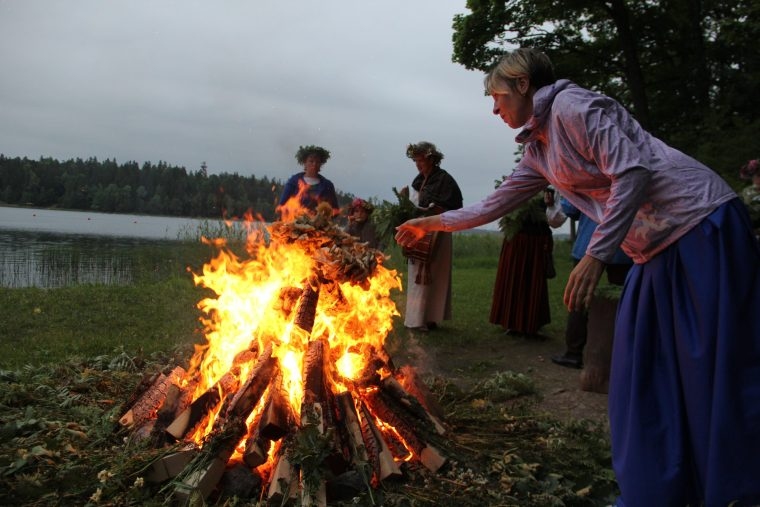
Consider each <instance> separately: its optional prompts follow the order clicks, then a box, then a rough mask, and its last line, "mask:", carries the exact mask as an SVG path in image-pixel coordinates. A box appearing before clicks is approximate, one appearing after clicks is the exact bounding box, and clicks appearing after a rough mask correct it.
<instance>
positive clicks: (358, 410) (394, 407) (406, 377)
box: [120, 340, 446, 505]
mask: <svg viewBox="0 0 760 507" xmlns="http://www.w3.org/2000/svg"><path fill="white" fill-rule="evenodd" d="M380 355H381V354H378V353H376V354H374V356H375V357H374V361H373V362H372V363H371V364H372V365H373V366H372V367H374V366H376V365H377V364H379V363H382V364H383V367H384V368H388V367H390V366H391V365H389V364H388V363H386V362H384V361H382V360H381V359H379V357H380ZM331 359H332V354H331V351H330V350H329V346H328V344H327V343H326V341H323V340H313V341H311V342H310V344H309V350H308V352H307V354H306V356H305V360H304V368H303V370H304V371H303V379H304V380H303V382H304V398H303V402H302V405H301V407H300V419H299V420H296V417H295V416H294V410H293V408H292V407H291V406H290V404H289V402H288V396H287V393H286V392H284V390H283V387H282V374H281V368H280V365H279V363H278V361H277V360H276V358H274V357H273V356H272V352H271V348H270V347H267V348H266V349H265V350H263V351H260V353H258V354H256V357H255V359H253V358H251V360H252V361H253V364H254V367H253V369H252V371H251V374H250V375H249V377H248V379H247V380H246V381H245V382H243V383H238V382H235V381H233V380H232V375H226V376H225V377H223V378H222V379H221V380H220V381H219V382H218V383H217V384H216V385H214V386H213V387H212V388H210V389H208V390H207V391H206V392H205V393H203V394H202V395H200V396H199V397H197V398H196V399H195V400H193V401H192V402H189V403H188V402H187V399H188V398H187V396H186V393H185V389H184V388H182V387H180V385H181V384H182V382H181V381H180V379H179V378H177V377H176V376H171V375H170V376H164V377H166V378H171V379H172V380H171V381H170V384H169V387H168V388H165V387H160V386H165V384H166V382H165V380H164V378H162V377H159V378H157V379H156V381H155V383H154V384H153V386H151V387H149V388H148V389H146V390H145V392H144V393H143V394H142V395H141V396H140V397H138V399H137V401H136V402H135V404H134V405H133V406H132V407H130V409H129V412H130V413H132V414H133V416H132V417H131V418H128V417H122V418H121V420H120V422H121V423H122V425H125V426H129V427H130V428H132V434H133V435H134V437H135V438H150V439H151V440H150V441H151V442H152V443H153V444H154V445H157V446H165V448H166V449H170V450H171V451H172V452H170V453H168V454H166V455H165V456H164V457H162V458H161V459H159V460H157V461H156V462H154V463H153V465H152V468H151V471H150V474H148V476H147V479H148V480H150V481H153V482H156V483H160V482H167V481H169V480H170V479H173V482H172V484H175V486H174V491H173V495H174V497H175V499H176V500H177V501H179V502H181V503H188V502H190V501H191V499H192V498H197V497H202V498H205V497H208V496H209V495H211V494H212V493H214V492H216V493H217V494H220V493H224V494H229V492H225V491H221V489H222V488H225V487H227V486H226V484H229V482H230V481H229V480H225V476H226V475H229V474H235V477H236V479H235V481H232V482H235V483H237V486H235V487H236V488H238V487H240V485H241V484H250V485H251V486H250V488H249V491H248V492H247V494H248V495H250V496H261V497H264V498H266V499H268V501H270V502H271V503H273V504H282V503H283V502H284V503H288V502H290V501H292V502H293V503H300V504H301V505H329V503H330V502H331V501H338V500H348V499H350V498H352V497H354V496H357V495H359V494H361V492H362V491H369V492H371V490H372V489H374V488H375V487H377V486H378V485H379V484H380V483H381V482H382V481H385V480H388V479H392V478H398V477H401V476H402V475H403V472H402V470H403V469H402V466H401V465H402V464H403V463H404V461H409V460H411V461H412V462H416V463H420V464H421V465H423V466H424V467H426V468H427V469H429V470H430V471H432V472H435V471H437V470H438V469H439V468H440V467H441V466H443V465H444V464H445V462H446V457H445V456H444V454H443V453H442V452H441V451H440V450H439V446H438V445H437V444H436V443H435V442H440V441H441V440H442V435H444V433H445V431H446V430H445V426H444V425H443V423H442V421H441V418H440V417H439V416H438V415H436V413H435V411H436V407H435V406H428V405H426V403H427V400H429V399H430V397H429V394H428V395H423V396H420V395H419V394H418V393H424V392H426V387H425V386H424V384H422V383H421V382H420V381H419V379H418V378H417V377H416V375H415V374H414V371H413V370H411V369H408V368H407V369H402V370H398V371H395V372H393V374H391V375H388V376H386V377H385V378H382V379H381V378H380V376H379V375H377V374H376V373H369V372H367V373H366V374H365V375H364V376H363V380H362V381H361V382H359V383H354V384H351V385H350V387H349V388H348V389H347V390H344V391H341V392H334V390H333V389H334V388H333V386H334V385H335V384H333V383H332V382H331V380H330V378H331V377H332V376H333V375H336V373H335V371H334V370H333V369H332V368H331V367H330V363H331ZM368 368H369V367H368ZM373 372H374V370H373ZM405 386H409V387H408V388H407V387H405ZM157 392H165V393H166V396H165V397H164V398H163V399H161V400H160V401H158V402H156V400H157V399H158V398H159V397H160V395H157V394H156V393H157ZM174 392H176V394H174V395H172V394H171V393H174ZM412 393H416V394H412ZM134 414H146V415H145V416H144V417H139V418H138V417H134ZM167 414H172V416H173V419H171V418H169V417H167ZM213 414H216V415H215V416H214V415H213ZM125 415H126V414H125ZM169 420H171V422H169V423H168V424H167V422H166V421H169ZM246 421H248V424H247V423H246ZM199 427H210V428H211V430H210V431H209V433H208V434H207V435H206V436H205V438H204V440H203V443H202V444H201V445H195V444H193V443H192V442H191V441H190V440H189V436H190V435H192V434H193V433H194V432H195V431H196V430H197V429H198V428H199ZM157 435H161V438H156V437H157ZM236 451H237V456H235V457H234V459H231V458H232V457H233V454H235V453H236ZM269 456H273V458H270V457H269ZM267 461H269V462H270V463H271V467H262V465H263V464H264V463H266V462H267ZM241 481H243V482H241ZM236 494H240V492H239V491H238V492H237V493H236Z"/></svg>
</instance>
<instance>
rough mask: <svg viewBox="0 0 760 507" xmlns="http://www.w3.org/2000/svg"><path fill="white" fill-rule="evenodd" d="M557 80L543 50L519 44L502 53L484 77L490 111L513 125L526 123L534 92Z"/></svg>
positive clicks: (531, 107)
mask: <svg viewBox="0 0 760 507" xmlns="http://www.w3.org/2000/svg"><path fill="white" fill-rule="evenodd" d="M556 80H557V78H556V76H555V75H554V66H553V65H552V62H551V60H549V57H548V56H546V54H545V53H543V52H542V51H539V50H537V49H534V48H519V49H515V50H514V51H510V52H508V53H505V54H504V56H502V57H501V60H499V63H497V64H496V65H495V66H494V67H493V68H492V69H491V70H490V71H489V72H488V73H487V74H486V76H485V78H484V79H483V84H484V86H485V91H486V94H488V95H490V96H491V97H493V100H494V106H493V114H496V115H499V116H500V117H501V119H502V120H503V121H504V123H506V124H507V125H509V126H510V127H512V128H519V127H522V126H523V125H525V123H526V122H527V121H528V119H530V117H531V115H532V114H533V94H534V93H535V92H536V90H538V89H539V88H541V87H543V86H546V85H550V84H552V83H554V82H555V81H556Z"/></svg>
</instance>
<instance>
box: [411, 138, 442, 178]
mask: <svg viewBox="0 0 760 507" xmlns="http://www.w3.org/2000/svg"><path fill="white" fill-rule="evenodd" d="M406 156H407V157H409V158H411V159H412V160H413V161H414V165H416V166H417V170H418V171H419V172H421V173H422V174H424V175H426V176H427V175H428V174H430V173H431V172H433V169H435V168H436V167H439V166H440V165H441V160H443V153H441V152H440V151H438V148H436V147H435V145H434V144H433V143H429V142H427V141H420V142H419V143H416V144H410V145H409V146H407V147H406Z"/></svg>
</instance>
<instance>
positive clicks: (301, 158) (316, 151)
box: [296, 144, 330, 165]
mask: <svg viewBox="0 0 760 507" xmlns="http://www.w3.org/2000/svg"><path fill="white" fill-rule="evenodd" d="M309 155H316V156H318V157H319V159H320V161H321V162H322V163H323V164H324V163H325V162H327V160H328V159H329V158H330V152H329V151H327V150H326V149H324V148H322V147H321V146H315V145H313V144H310V145H308V146H299V147H298V151H297V152H296V160H297V161H298V163H299V164H300V165H303V164H304V162H306V158H307V157H308V156H309Z"/></svg>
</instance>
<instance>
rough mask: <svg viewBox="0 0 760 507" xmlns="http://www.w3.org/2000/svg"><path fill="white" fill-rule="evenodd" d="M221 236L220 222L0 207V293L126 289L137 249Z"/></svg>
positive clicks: (130, 277)
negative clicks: (85, 287) (1, 289)
mask: <svg viewBox="0 0 760 507" xmlns="http://www.w3.org/2000/svg"><path fill="white" fill-rule="evenodd" d="M231 227H232V230H244V227H243V226H241V225H238V223H234V224H232V226H231ZM222 230H228V231H229V230H231V229H230V228H229V227H227V226H226V225H225V222H224V221H222V220H197V219H191V218H177V217H157V216H145V215H120V214H109V213H94V212H84V211H63V210H49V209H36V208H12V207H2V206H0V287H45V288H53V287H63V286H68V285H76V284H128V283H132V281H133V270H132V266H133V265H134V262H135V252H136V250H137V249H138V247H145V246H160V245H163V244H166V243H171V242H175V243H176V242H179V241H199V239H200V234H201V232H203V234H204V235H206V236H218V235H221V231H222ZM213 233H219V234H216V235H215V234H213Z"/></svg>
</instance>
